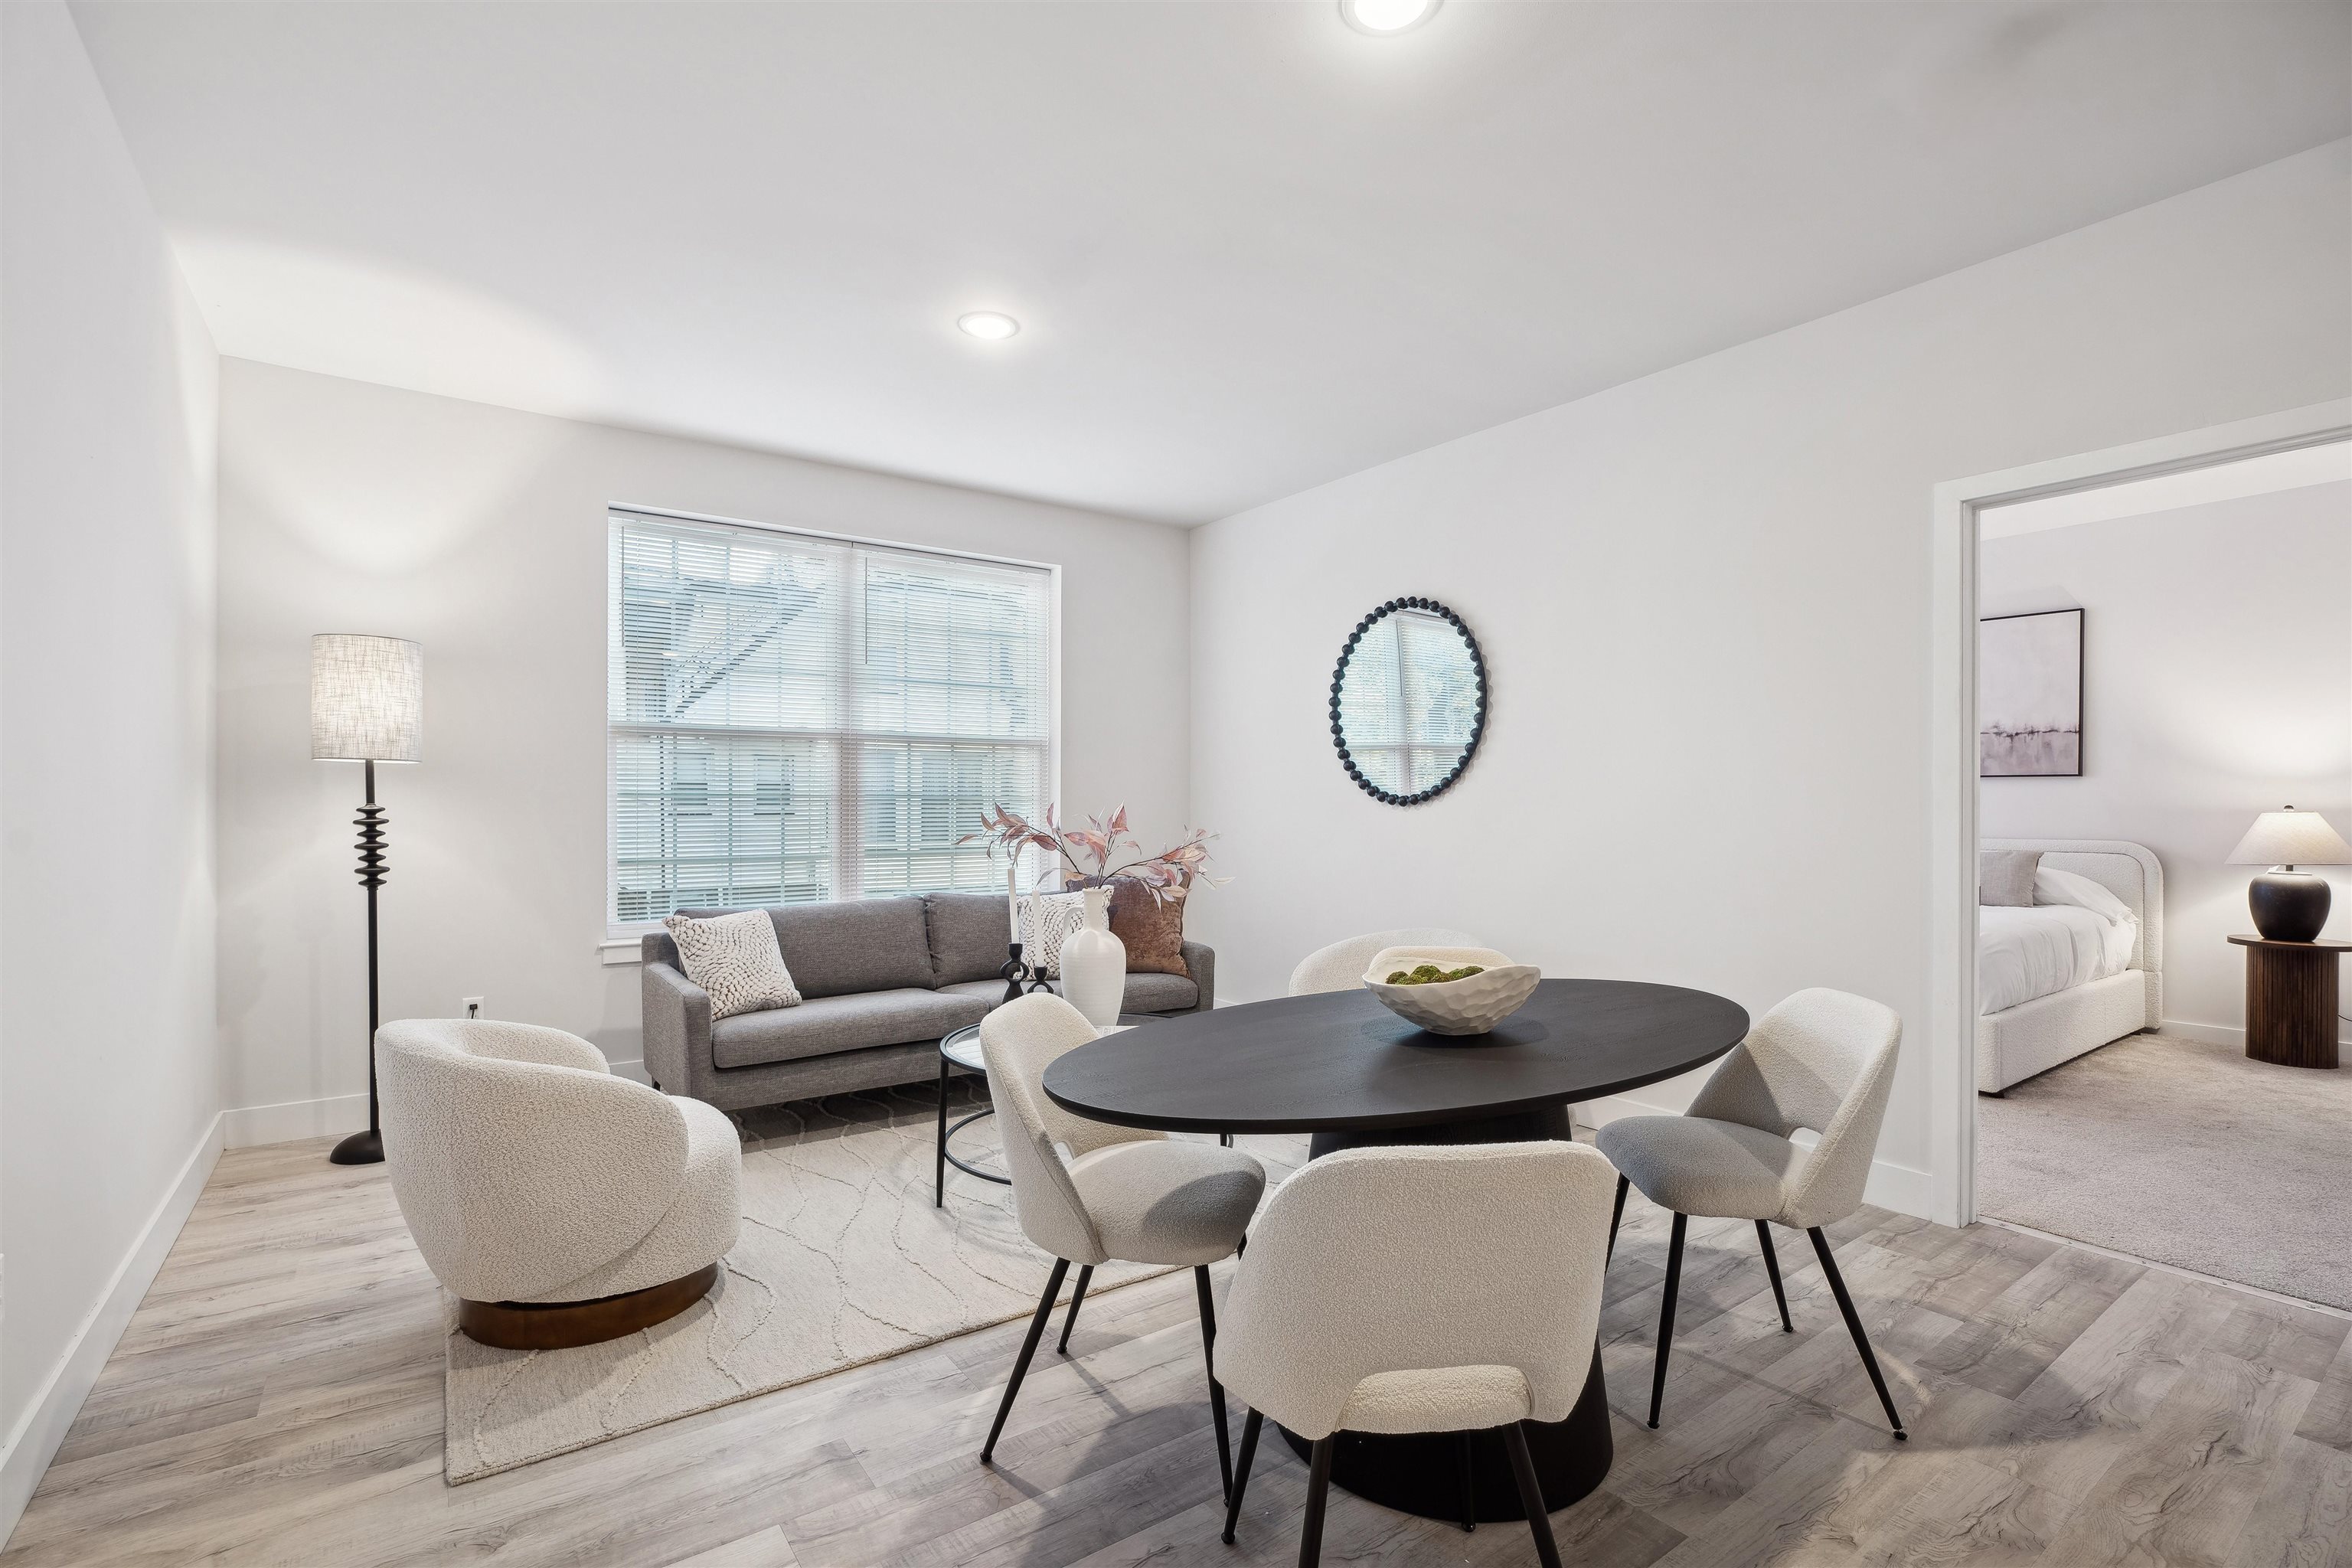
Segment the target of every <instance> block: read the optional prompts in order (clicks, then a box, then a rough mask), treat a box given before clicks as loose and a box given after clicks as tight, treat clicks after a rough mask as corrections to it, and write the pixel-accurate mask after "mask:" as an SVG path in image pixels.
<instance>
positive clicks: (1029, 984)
mask: <svg viewBox="0 0 2352 1568" xmlns="http://www.w3.org/2000/svg"><path fill="white" fill-rule="evenodd" d="M1005 951H1007V952H1010V953H1011V954H1012V955H1013V956H1011V957H1010V958H1008V959H1006V960H1005V961H1004V967H1003V968H1002V969H1000V970H998V971H997V972H996V975H997V978H998V979H1000V980H1002V981H1003V982H1004V999H1005V1000H1006V1001H1007V1002H1017V1001H1019V1000H1020V999H1021V997H1022V995H1023V994H1024V993H1026V992H1031V991H1044V992H1048V993H1050V992H1051V991H1052V990H1053V989H1054V984H1053V982H1051V981H1049V980H1047V979H1046V978H1045V976H1044V975H1042V974H1040V973H1037V972H1036V971H1035V970H1034V969H1032V968H1030V967H1029V966H1028V965H1027V964H1025V963H1022V962H1021V944H1020V943H1019V942H1013V943H1012V944H1011V945H1010V946H1009V947H1008V948H1007V949H1006V950H1005Z"/></svg>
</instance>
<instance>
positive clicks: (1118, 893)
mask: <svg viewBox="0 0 2352 1568" xmlns="http://www.w3.org/2000/svg"><path fill="white" fill-rule="evenodd" d="M1186 891H1187V889H1183V888H1170V889H1167V890H1166V900H1165V901H1164V902H1163V901H1162V900H1160V899H1156V898H1154V897H1152V894H1151V889H1150V888H1147V887H1145V886H1144V885H1143V884H1142V883H1140V882H1130V881H1128V880H1126V879H1120V880H1118V881H1115V882H1113V883H1112V884H1111V885H1110V934H1111V935H1113V936H1115V937H1117V938H1118V940H1119V941H1120V942H1122V943H1124V944H1125V945H1126V947H1127V972H1128V973H1129V974H1181V975H1183V976H1184V977H1185V978H1186V979H1188V980H1189V979H1191V978H1192V971H1191V970H1189V969H1187V968H1185V967H1184V895H1185V893H1186Z"/></svg>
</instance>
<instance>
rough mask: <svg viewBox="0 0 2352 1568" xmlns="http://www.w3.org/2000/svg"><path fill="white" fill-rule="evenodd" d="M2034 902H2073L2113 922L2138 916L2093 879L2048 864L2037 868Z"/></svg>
mask: <svg viewBox="0 0 2352 1568" xmlns="http://www.w3.org/2000/svg"><path fill="white" fill-rule="evenodd" d="M2033 901H2034V902H2035V903H2037V904H2073V905H2074V907H2075V908H2077V909H2084V910H2090V911H2091V912H2092V913H2093V914H2095V915H2100V916H2103V917H2105V919H2107V920H2110V921H2128V920H2132V919H2134V918H2136V917H2134V915H2133V914H2132V912H2131V906H2130V905H2129V904H2126V903H2125V902H2124V901H2123V900H2121V899H2119V898H2117V897H2116V896H2115V894H2113V893H2112V892H2109V891H2108V890H2107V889H2105V888H2103V887H2101V886H2099V884H2098V883H2096V882H2095V881H2093V880H2091V879H2090V878H2088V877H2085V876H2083V875H2081V874H2079V873H2077V872H2074V871H2060V870H2056V869H2053V868H2051V867H2048V866H2042V867H2038V868H2035V870H2034V873H2033Z"/></svg>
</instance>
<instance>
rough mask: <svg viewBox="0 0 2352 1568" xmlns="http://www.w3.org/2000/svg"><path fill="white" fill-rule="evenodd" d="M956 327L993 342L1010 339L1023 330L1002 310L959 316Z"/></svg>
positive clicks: (1018, 323)
mask: <svg viewBox="0 0 2352 1568" xmlns="http://www.w3.org/2000/svg"><path fill="white" fill-rule="evenodd" d="M956 325H957V326H959V327H961V328H962V329H963V330H964V331H967V332H970V333H971V335H972V336H973V337H975V338H987V339H989V340H990V341H992V342H993V341H995V340H996V339H999V338H1009V337H1011V336H1012V335H1013V333H1015V332H1017V331H1020V330H1021V323H1020V322H1018V321H1014V320H1013V318H1012V317H1010V316H1008V315H1006V314H1005V313H1004V312H1003V311H1002V310H973V311H971V313H969V314H967V315H961V316H958V317H957V318H956Z"/></svg>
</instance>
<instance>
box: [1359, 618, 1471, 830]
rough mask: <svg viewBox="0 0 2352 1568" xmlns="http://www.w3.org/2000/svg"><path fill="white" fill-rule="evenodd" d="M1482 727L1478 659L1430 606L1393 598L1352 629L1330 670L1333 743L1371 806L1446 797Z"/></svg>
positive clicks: (1466, 636) (1462, 635)
mask: <svg viewBox="0 0 2352 1568" xmlns="http://www.w3.org/2000/svg"><path fill="white" fill-rule="evenodd" d="M1485 733H1486V660H1485V659H1484V658H1481V657H1480V656H1479V653H1478V639H1477V638H1475V637H1472V636H1471V635H1470V628H1469V627H1468V626H1465V625H1463V624H1462V617H1461V616H1457V615H1455V614H1454V612H1453V611H1452V610H1449V609H1447V608H1446V607H1445V606H1444V605H1441V604H1439V603H1438V602H1437V601H1436V600H1434V599H1391V600H1390V601H1389V602H1388V603H1387V604H1385V605H1381V606H1380V607H1378V608H1377V609H1375V610H1373V611H1372V613H1371V614H1370V615H1368V616H1365V617H1364V618H1363V619H1362V620H1360V621H1358V622H1357V623H1356V629H1355V630H1354V631H1352V632H1349V634H1348V642H1347V646H1346V647H1342V648H1341V649H1340V650H1339V668H1336V669H1334V670H1333V671H1332V672H1331V743H1332V745H1334V746H1336V747H1338V748H1339V765H1340V766H1341V767H1343V768H1345V769H1347V770H1348V776H1349V778H1351V779H1353V780H1355V781H1356V783H1357V784H1358V785H1360V787H1361V788H1362V790H1363V792H1364V793H1365V794H1366V795H1370V796H1371V797H1372V798H1373V799H1374V800H1377V801H1382V802H1385V803H1386V804H1388V805H1420V804H1421V803H1422V802H1423V801H1425V800H1428V799H1431V798H1433V796H1436V795H1443V794H1444V793H1445V792H1446V791H1447V790H1448V789H1450V788H1452V787H1453V785H1454V780H1456V779H1458V778H1460V777H1461V776H1462V770H1463V769H1465V768H1466V767H1468V766H1469V765H1470V759H1471V758H1472V757H1474V756H1475V755H1476V754H1477V752H1478V741H1479V738H1480V737H1481V736H1482V735H1484V734H1485Z"/></svg>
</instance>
